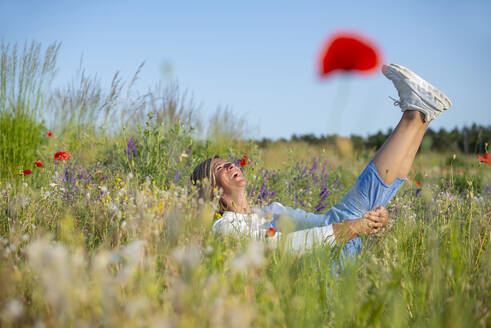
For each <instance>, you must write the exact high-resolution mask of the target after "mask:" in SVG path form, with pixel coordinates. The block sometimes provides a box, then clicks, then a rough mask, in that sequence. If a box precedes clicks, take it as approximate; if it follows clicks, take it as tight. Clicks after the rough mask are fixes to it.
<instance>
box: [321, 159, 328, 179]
mask: <svg viewBox="0 0 491 328" xmlns="http://www.w3.org/2000/svg"><path fill="white" fill-rule="evenodd" d="M326 169H327V162H326V163H324V165H323V166H322V172H321V179H324V174H326ZM326 178H327V176H326Z"/></svg>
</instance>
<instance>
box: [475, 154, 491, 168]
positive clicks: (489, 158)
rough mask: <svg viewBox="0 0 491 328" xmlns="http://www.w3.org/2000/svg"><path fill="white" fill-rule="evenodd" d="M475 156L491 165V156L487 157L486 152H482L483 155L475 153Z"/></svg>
mask: <svg viewBox="0 0 491 328" xmlns="http://www.w3.org/2000/svg"><path fill="white" fill-rule="evenodd" d="M477 158H478V159H479V160H480V161H481V163H486V164H488V166H490V167H491V157H489V154H488V152H485V153H484V157H482V156H480V155H477Z"/></svg>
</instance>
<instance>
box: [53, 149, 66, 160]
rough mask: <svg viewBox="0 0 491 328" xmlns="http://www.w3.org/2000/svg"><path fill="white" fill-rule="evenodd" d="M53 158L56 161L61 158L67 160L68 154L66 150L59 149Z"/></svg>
mask: <svg viewBox="0 0 491 328" xmlns="http://www.w3.org/2000/svg"><path fill="white" fill-rule="evenodd" d="M55 159H56V160H57V161H59V160H61V159H64V160H67V159H70V154H69V153H68V152H66V151H59V152H57V153H56V154H55Z"/></svg>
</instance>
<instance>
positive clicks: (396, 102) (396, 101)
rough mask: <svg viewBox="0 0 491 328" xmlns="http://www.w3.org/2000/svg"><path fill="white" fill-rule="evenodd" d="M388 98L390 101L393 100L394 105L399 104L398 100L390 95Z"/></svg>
mask: <svg viewBox="0 0 491 328" xmlns="http://www.w3.org/2000/svg"><path fill="white" fill-rule="evenodd" d="M389 98H390V99H392V101H393V102H394V106H399V105H400V104H401V101H400V100H397V99H394V98H392V97H391V96H389Z"/></svg>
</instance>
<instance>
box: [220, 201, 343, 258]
mask: <svg viewBox="0 0 491 328" xmlns="http://www.w3.org/2000/svg"><path fill="white" fill-rule="evenodd" d="M325 219H326V216H325V215H324V214H314V213H309V212H305V211H304V210H301V209H293V208H291V207H287V206H283V205H282V204H280V203H277V202H274V203H271V204H269V205H268V206H265V207H263V208H262V209H259V208H254V209H253V213H252V214H241V213H235V212H224V213H223V215H222V217H221V218H220V219H219V220H217V221H215V223H214V224H213V230H214V231H215V232H217V233H220V234H236V235H244V236H246V237H249V238H253V239H258V240H266V241H267V242H268V243H269V244H271V245H272V246H273V247H277V246H278V243H279V242H280V240H284V241H285V242H286V245H287V247H288V248H290V249H291V250H292V251H295V252H302V251H305V250H308V249H312V248H313V247H314V246H322V245H329V246H332V245H334V244H335V242H336V240H335V238H334V232H333V230H332V225H326V222H325ZM273 226H275V227H279V226H282V227H283V226H287V227H288V229H284V230H288V231H291V232H288V233H282V232H280V231H277V232H276V233H274V235H273V236H272V237H267V235H268V230H269V228H270V227H273ZM275 230H279V229H278V228H276V229H275Z"/></svg>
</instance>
